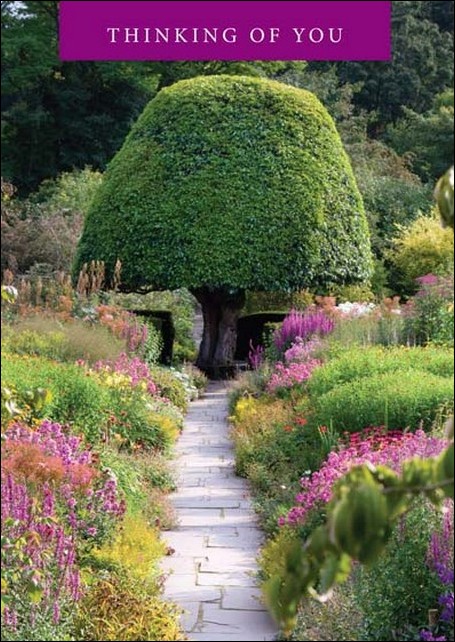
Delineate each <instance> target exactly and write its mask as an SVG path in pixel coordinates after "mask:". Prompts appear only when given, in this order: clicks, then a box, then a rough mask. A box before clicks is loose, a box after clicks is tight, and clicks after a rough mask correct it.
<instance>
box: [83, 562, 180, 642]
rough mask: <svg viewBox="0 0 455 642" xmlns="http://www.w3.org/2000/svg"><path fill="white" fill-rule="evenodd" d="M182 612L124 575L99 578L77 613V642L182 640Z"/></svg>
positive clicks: (114, 574) (158, 641)
mask: <svg viewBox="0 0 455 642" xmlns="http://www.w3.org/2000/svg"><path fill="white" fill-rule="evenodd" d="M179 616H180V611H179V609H178V608H177V607H176V606H175V605H173V604H171V603H169V602H163V601H162V600H161V599H160V598H159V597H158V596H156V595H150V594H147V593H146V591H145V590H144V585H143V582H142V581H138V580H135V579H133V578H131V577H129V576H128V575H127V574H125V573H118V572H110V573H107V574H106V573H104V574H103V576H102V577H97V578H96V579H95V580H94V582H93V585H92V586H91V587H90V590H89V591H88V593H87V595H86V597H85V598H84V599H83V600H82V604H81V607H80V609H79V613H78V626H77V629H78V631H77V639H78V640H100V641H101V640H105V641H107V640H139V641H143V640H144V641H145V640H157V642H161V641H167V640H169V641H174V640H181V639H182V631H181V629H180V625H179Z"/></svg>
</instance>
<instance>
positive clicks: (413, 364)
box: [308, 346, 454, 399]
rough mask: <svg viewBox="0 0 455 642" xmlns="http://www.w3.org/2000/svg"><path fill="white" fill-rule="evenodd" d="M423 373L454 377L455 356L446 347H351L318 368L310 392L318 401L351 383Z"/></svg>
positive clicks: (313, 375)
mask: <svg viewBox="0 0 455 642" xmlns="http://www.w3.org/2000/svg"><path fill="white" fill-rule="evenodd" d="M413 370H420V371H425V372H429V373H431V374H434V375H438V376H440V377H448V378H449V377H451V376H453V371H454V359H453V354H452V353H451V352H449V351H448V350H445V349H443V348H434V347H428V348H425V349H422V348H404V347H390V348H383V347H381V346H368V347H365V346H349V348H347V349H345V350H343V351H342V352H341V354H340V355H339V356H336V357H335V358H332V359H329V360H328V361H327V363H325V364H324V366H323V367H322V368H317V369H316V370H314V372H313V373H312V375H311V379H310V380H309V382H308V392H309V393H310V395H311V396H312V397H314V398H315V399H316V398H317V397H319V396H321V395H324V394H325V393H326V392H329V390H332V388H335V387H336V386H339V385H341V384H344V383H348V382H350V381H355V380H357V379H362V378H364V377H368V376H371V375H378V374H384V373H386V372H398V371H400V372H402V371H405V372H412V371H413Z"/></svg>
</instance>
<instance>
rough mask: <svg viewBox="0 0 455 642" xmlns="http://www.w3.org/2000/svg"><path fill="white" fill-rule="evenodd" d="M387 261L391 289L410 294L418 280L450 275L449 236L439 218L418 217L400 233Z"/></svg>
mask: <svg viewBox="0 0 455 642" xmlns="http://www.w3.org/2000/svg"><path fill="white" fill-rule="evenodd" d="M387 258H388V260H389V262H390V263H391V265H392V270H393V271H392V274H393V283H394V285H395V287H396V286H397V285H398V286H399V288H400V292H402V293H405V294H413V293H414V292H415V291H416V289H417V286H416V279H417V278H418V277H420V276H422V275H424V274H439V275H444V274H448V273H453V258H454V252H453V232H452V230H447V229H444V228H443V227H441V223H440V220H439V214H438V215H435V216H420V217H419V218H418V219H416V220H415V221H414V222H413V223H412V224H411V225H410V226H409V227H402V228H401V229H400V232H399V234H398V235H397V236H396V237H395V239H394V240H393V247H392V249H391V250H390V251H389V252H388V254H387Z"/></svg>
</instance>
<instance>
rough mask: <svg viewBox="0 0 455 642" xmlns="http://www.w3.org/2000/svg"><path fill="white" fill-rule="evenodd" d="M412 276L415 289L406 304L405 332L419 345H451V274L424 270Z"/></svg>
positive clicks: (452, 322)
mask: <svg viewBox="0 0 455 642" xmlns="http://www.w3.org/2000/svg"><path fill="white" fill-rule="evenodd" d="M416 280H417V283H418V286H419V290H418V292H417V293H416V295H415V296H414V297H413V298H412V299H411V300H410V301H408V303H407V306H406V308H407V315H406V328H407V331H408V334H409V335H411V336H412V337H413V339H414V341H415V342H416V343H417V344H420V345H427V344H429V343H431V344H436V345H444V346H446V347H453V331H454V303H453V276H447V277H438V276H436V275H434V274H426V275H424V276H422V277H419V278H418V279H416Z"/></svg>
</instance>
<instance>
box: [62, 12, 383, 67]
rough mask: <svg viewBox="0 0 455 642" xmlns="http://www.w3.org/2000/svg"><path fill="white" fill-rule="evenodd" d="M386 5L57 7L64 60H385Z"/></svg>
mask: <svg viewBox="0 0 455 642" xmlns="http://www.w3.org/2000/svg"><path fill="white" fill-rule="evenodd" d="M390 4H391V3H390V2H371V1H368V2H342V1H336V2H330V1H320V2H286V1H285V2H271V1H269V2H267V1H266V2H237V1H235V2H234V1H232V2H231V1H221V2H192V1H182V2H180V1H172V0H171V1H170V2H118V1H115V2H80V0H79V1H75V2H73V1H67V2H60V58H61V59H62V60H389V59H390V50H391V43H390V41H391V37H390Z"/></svg>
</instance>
